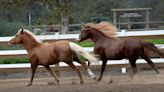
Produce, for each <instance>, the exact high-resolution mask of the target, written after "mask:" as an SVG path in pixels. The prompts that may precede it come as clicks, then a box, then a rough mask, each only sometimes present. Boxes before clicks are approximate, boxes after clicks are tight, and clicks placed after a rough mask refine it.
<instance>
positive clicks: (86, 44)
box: [76, 42, 94, 47]
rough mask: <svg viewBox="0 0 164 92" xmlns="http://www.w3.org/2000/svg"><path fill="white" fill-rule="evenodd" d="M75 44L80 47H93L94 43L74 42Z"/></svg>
mask: <svg viewBox="0 0 164 92" xmlns="http://www.w3.org/2000/svg"><path fill="white" fill-rule="evenodd" d="M76 44H78V45H80V46H82V47H93V46H94V43H93V42H80V43H79V42H76Z"/></svg>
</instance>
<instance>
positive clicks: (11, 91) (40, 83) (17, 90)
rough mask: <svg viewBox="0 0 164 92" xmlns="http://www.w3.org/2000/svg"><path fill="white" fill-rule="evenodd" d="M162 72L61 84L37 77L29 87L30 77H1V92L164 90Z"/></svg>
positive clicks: (62, 80)
mask: <svg viewBox="0 0 164 92" xmlns="http://www.w3.org/2000/svg"><path fill="white" fill-rule="evenodd" d="M160 72H161V74H160V75H157V74H156V73H155V72H154V71H153V70H152V71H145V72H140V73H138V74H137V75H136V76H135V77H134V78H133V79H131V78H129V76H128V74H113V75H112V76H108V75H105V76H104V78H103V80H102V81H101V82H97V81H95V80H92V79H91V78H89V77H84V81H85V83H84V84H83V85H81V84H79V78H78V77H63V78H60V85H56V84H55V80H54V79H53V78H35V79H34V83H33V85H32V86H29V87H26V86H25V85H26V84H27V83H28V82H29V79H0V85H1V86H0V92H164V70H163V69H162V70H160ZM111 80H112V81H111Z"/></svg>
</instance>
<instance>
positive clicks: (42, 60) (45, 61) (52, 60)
mask: <svg viewBox="0 0 164 92" xmlns="http://www.w3.org/2000/svg"><path fill="white" fill-rule="evenodd" d="M58 62H59V60H58V59H57V58H56V57H55V56H50V55H45V56H44V57H39V64H40V65H53V64H57V63H58Z"/></svg>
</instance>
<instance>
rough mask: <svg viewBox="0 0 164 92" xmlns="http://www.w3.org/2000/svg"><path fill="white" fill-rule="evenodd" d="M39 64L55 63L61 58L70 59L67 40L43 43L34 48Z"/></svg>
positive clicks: (70, 54)
mask: <svg viewBox="0 0 164 92" xmlns="http://www.w3.org/2000/svg"><path fill="white" fill-rule="evenodd" d="M35 54H36V55H37V56H38V59H39V61H40V63H41V64H43V63H44V64H55V63H58V62H59V61H63V60H71V59H72V51H71V50H70V47H69V41H56V42H53V43H44V44H42V45H41V46H39V47H38V48H37V49H36V50H35Z"/></svg>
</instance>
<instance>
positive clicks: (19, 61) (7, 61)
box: [0, 58, 29, 64]
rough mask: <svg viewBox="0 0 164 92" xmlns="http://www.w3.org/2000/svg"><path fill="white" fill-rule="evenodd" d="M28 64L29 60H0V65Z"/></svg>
mask: <svg viewBox="0 0 164 92" xmlns="http://www.w3.org/2000/svg"><path fill="white" fill-rule="evenodd" d="M16 63H29V59H27V58H23V59H0V64H16Z"/></svg>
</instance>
